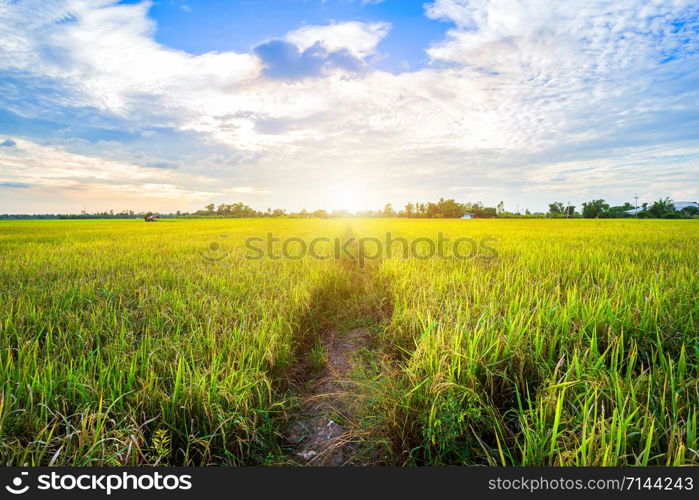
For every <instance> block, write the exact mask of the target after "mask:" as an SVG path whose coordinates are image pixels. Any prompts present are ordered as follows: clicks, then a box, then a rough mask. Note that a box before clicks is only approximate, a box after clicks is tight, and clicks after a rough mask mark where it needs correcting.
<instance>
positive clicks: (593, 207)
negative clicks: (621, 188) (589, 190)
mask: <svg viewBox="0 0 699 500" xmlns="http://www.w3.org/2000/svg"><path fill="white" fill-rule="evenodd" d="M608 209H609V205H608V204H607V203H605V201H604V200H592V201H588V202H587V203H583V209H582V216H583V217H585V218H586V219H599V218H600V217H604V215H605V212H606V211H607V210H608Z"/></svg>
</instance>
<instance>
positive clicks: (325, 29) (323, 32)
mask: <svg viewBox="0 0 699 500" xmlns="http://www.w3.org/2000/svg"><path fill="white" fill-rule="evenodd" d="M390 30H391V25H390V23H386V22H378V23H362V22H358V21H348V22H343V23H332V24H327V25H324V26H304V27H302V28H299V29H297V30H294V31H292V32H290V33H288V34H287V35H286V39H287V40H288V41H289V42H292V43H294V44H296V46H297V47H298V48H299V49H301V50H305V49H307V48H308V47H311V46H312V45H314V44H315V43H316V42H321V43H322V44H323V45H325V47H326V48H327V49H328V50H331V51H334V50H340V49H347V50H349V51H350V53H352V54H353V55H354V56H355V57H358V58H362V59H363V58H365V57H368V56H371V55H373V54H375V53H376V50H377V46H378V44H379V42H381V40H383V39H384V38H386V36H387V35H388V33H389V31H390Z"/></svg>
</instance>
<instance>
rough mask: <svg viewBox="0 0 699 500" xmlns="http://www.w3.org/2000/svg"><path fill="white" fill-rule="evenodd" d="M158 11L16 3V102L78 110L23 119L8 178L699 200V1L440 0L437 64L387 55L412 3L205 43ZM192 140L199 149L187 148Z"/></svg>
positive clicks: (284, 195) (311, 195) (9, 51)
mask: <svg viewBox="0 0 699 500" xmlns="http://www.w3.org/2000/svg"><path fill="white" fill-rule="evenodd" d="M148 8H149V4H147V3H138V4H120V3H116V2H113V1H109V0H94V1H89V2H87V1H81V0H43V1H39V0H27V1H25V2H21V3H14V2H0V32H2V33H3V36H2V37H0V89H1V90H2V91H1V92H0V108H3V109H4V110H6V111H8V112H11V113H14V114H15V115H17V116H19V117H21V118H22V119H23V120H25V121H31V120H34V121H35V122H36V123H37V124H38V123H40V122H39V120H40V119H45V118H46V117H51V120H53V121H54V122H55V123H58V124H63V126H60V127H59V128H60V130H61V135H60V136H58V135H57V134H58V133H57V132H53V133H52V135H51V136H50V137H51V140H53V141H54V142H55V143H54V144H43V145H41V146H40V144H41V143H42V140H43V141H48V139H47V137H48V135H47V134H46V133H43V135H41V134H40V135H41V136H40V137H33V138H32V137H30V136H29V135H27V136H26V137H25V141H21V139H22V137H23V136H22V135H21V134H20V135H19V139H18V142H19V143H20V146H21V148H2V149H3V150H4V151H3V152H2V153H3V154H4V155H9V154H10V152H11V151H14V150H15V149H24V148H25V144H34V145H33V146H31V149H32V151H34V153H33V154H34V156H26V157H22V156H15V157H13V158H11V159H10V160H11V161H10V163H6V162H4V159H5V158H4V157H3V158H0V160H3V163H0V180H2V181H3V182H15V183H17V182H26V183H27V184H31V185H32V186H43V188H42V189H62V188H61V185H59V184H56V182H55V178H56V175H57V172H63V173H65V168H67V167H66V165H68V164H72V163H70V162H74V164H75V165H84V164H85V162H87V164H90V165H95V164H97V163H99V161H101V160H100V158H101V159H103V160H105V161H106V164H107V165H111V163H110V162H116V164H119V165H124V164H125V165H128V168H127V170H126V171H127V172H133V173H134V175H133V176H131V175H130V174H129V179H130V180H128V181H127V180H123V181H119V182H110V183H108V184H110V185H111V186H114V185H121V186H123V188H124V189H127V190H131V191H138V190H139V189H141V190H151V189H152V190H153V191H152V192H153V193H155V194H158V193H159V194H158V196H160V199H163V200H165V199H170V200H172V203H175V202H176V201H177V197H178V196H183V198H182V199H185V200H191V203H192V204H193V205H194V206H197V204H200V203H201V202H208V201H209V200H208V198H211V199H213V200H214V201H219V200H223V199H225V198H224V197H226V196H231V195H232V194H233V195H236V196H237V195H240V196H241V197H245V196H249V197H250V198H245V200H246V201H249V202H253V201H255V200H263V201H261V203H265V204H266V205H274V206H277V205H284V206H289V207H292V208H302V207H303V206H306V207H307V208H314V207H315V206H316V204H317V205H322V203H323V200H324V198H323V197H324V196H325V194H324V193H327V192H331V190H329V189H328V187H329V186H333V185H338V184H339V185H342V184H346V183H348V182H355V183H356V182H357V180H358V179H359V180H361V181H362V185H363V186H365V187H366V189H367V190H370V191H371V192H370V193H368V194H367V196H366V198H367V199H368V200H369V201H370V202H371V203H374V204H375V205H377V206H379V205H380V204H381V203H382V202H385V201H392V202H394V203H396V204H399V203H403V202H406V201H408V200H410V199H413V200H414V199H415V198H417V197H419V198H422V199H425V198H429V197H434V196H439V195H440V194H444V192H446V190H449V189H452V190H453V189H455V187H458V190H457V191H452V192H454V193H455V195H458V196H460V197H464V198H469V197H477V198H472V199H480V200H482V201H485V202H488V203H497V202H498V201H499V200H500V199H507V200H508V203H510V202H511V203H512V204H514V203H519V204H520V206H529V207H530V208H544V207H545V201H546V199H545V197H546V196H566V197H570V198H571V199H572V200H573V201H577V202H578V203H579V202H580V201H583V200H584V199H586V197H588V196H595V197H599V196H609V197H612V196H614V197H618V201H624V200H625V199H626V198H628V197H629V196H631V195H633V194H636V193H638V194H639V195H641V196H645V197H648V198H650V197H658V196H674V197H678V198H679V197H681V198H683V199H696V198H699V191H698V190H697V188H696V186H697V184H699V172H697V169H696V164H697V162H698V161H699V151H698V150H697V140H698V139H699V133H698V132H697V130H699V104H697V103H699V36H697V34H698V33H699V5H698V4H696V2H693V1H689V0H687V1H685V0H669V1H667V2H653V3H649V2H645V1H642V0H618V1H606V0H605V1H603V0H594V1H591V2H586V3H585V4H584V5H582V4H579V3H575V2H559V3H557V4H553V5H552V4H551V3H550V2H547V1H543V0H522V1H514V0H472V1H471V0H469V1H466V0H434V1H431V2H427V3H426V4H425V16H427V17H428V18H430V19H432V20H437V21H440V22H443V23H445V26H446V27H448V31H447V33H446V35H445V36H444V37H442V38H441V39H436V40H434V41H433V42H432V43H431V44H430V45H429V46H426V47H425V51H426V55H427V56H428V58H429V63H428V64H426V65H424V66H423V67H419V68H416V69H415V70H412V71H405V72H401V73H391V72H387V71H381V70H379V69H377V67H376V65H375V64H374V61H375V60H378V59H380V58H381V57H383V56H382V55H381V47H382V41H383V40H386V39H387V37H389V36H390V35H391V33H392V23H394V24H395V23H398V22H399V20H398V19H395V20H393V19H387V20H385V21H383V22H374V21H372V22H360V21H345V22H337V21H330V20H329V21H328V23H327V24H325V25H312V26H311V25H308V26H301V27H298V28H296V29H294V30H292V31H290V32H288V33H279V34H278V35H276V36H278V38H275V39H272V40H267V41H260V43H258V44H257V45H256V46H255V47H254V48H253V49H251V50H250V51H249V52H245V51H243V52H234V51H226V52H215V51H212V52H209V53H205V54H200V55H193V54H188V53H186V52H184V51H179V50H174V49H172V48H169V47H166V46H163V45H161V44H159V43H157V42H156V41H155V29H156V26H155V23H154V21H153V20H152V19H151V18H149V17H148ZM83 123H89V124H90V125H91V126H92V127H93V129H94V130H99V131H102V132H101V133H104V131H105V130H110V129H111V130H112V131H113V132H114V137H110V139H109V141H112V142H116V143H118V144H119V145H118V146H114V147H112V146H110V145H109V144H106V143H100V142H99V141H97V142H95V141H94V139H93V138H92V137H87V136H86V134H87V132H85V131H84V130H82V129H81V128H80V124H83ZM37 127H38V125H37ZM0 132H3V133H8V134H12V135H13V136H16V134H15V133H14V132H12V131H7V132H6V131H4V130H0ZM71 133H72V134H74V137H71V136H70V134H71ZM122 136H123V137H122ZM57 137H58V138H57ZM133 137H138V138H139V139H138V140H136V139H133ZM184 137H186V138H187V145H188V148H187V149H188V150H189V151H196V152H197V155H198V156H196V157H193V156H191V155H192V153H190V156H188V157H187V158H186V159H182V160H181V161H178V160H177V159H173V158H172V154H171V150H177V151H178V152H179V151H180V149H178V144H180V143H182V142H183V141H182V138H184ZM194 138H196V139H194ZM26 139H32V140H26ZM40 139H41V140H40ZM58 141H60V144H59V143H58ZM84 141H88V142H89V143H90V146H89V147H88V146H86V145H85V144H84ZM126 141H131V142H130V143H129V146H127V145H126ZM168 141H169V142H168ZM26 147H30V146H26ZM41 148H48V149H45V150H44V149H41ZM134 148H140V149H138V150H137V151H135V152H133V153H132V156H131V157H126V155H125V154H124V155H122V157H120V158H116V157H114V155H115V154H116V152H115V151H117V150H118V151H123V150H127V149H134ZM87 149H89V151H88V150H87ZM38 151H43V153H42V155H43V156H42V158H43V161H44V162H45V163H44V164H43V165H44V166H43V167H41V168H37V165H38V163H36V162H35V161H34V160H32V158H36V157H37V155H38V154H39V153H38ZM67 154H75V155H78V156H77V157H76V158H73V159H72V160H70V161H69V162H68V163H66V161H68V160H66V156H65V155H67ZM120 154H122V153H120ZM182 154H183V155H186V154H187V152H186V151H182ZM52 155H55V158H54V157H53V156H52ZM78 157H79V158H80V160H78V159H77V158H78ZM86 158H90V159H91V160H87V159H86ZM59 159H60V161H59ZM93 160H94V161H93ZM46 165H48V166H46ZM24 167H26V168H24ZM175 167H179V168H175ZM144 173H147V176H146V177H143V174H144ZM61 175H63V174H61ZM85 175H87V174H85ZM59 177H60V178H61V179H63V181H61V182H64V183H69V182H74V183H76V184H80V181H79V180H78V179H75V178H72V177H70V176H68V178H70V180H67V179H68V178H67V177H65V176H59ZM85 184H89V185H90V186H91V188H90V189H97V190H102V191H103V190H104V189H106V188H103V187H99V186H100V183H95V182H90V183H85ZM52 186H53V187H52ZM95 186H98V187H95ZM153 186H160V187H158V188H156V187H153ZM163 186H167V187H165V188H164V187H163ZM193 186H196V187H193ZM484 187H488V190H485V189H483V188H484ZM248 188H249V189H248ZM32 189H33V188H32ZM32 189H28V190H27V191H32ZM110 189H113V188H110ZM226 189H228V191H226ZM61 192H64V191H61ZM267 192H269V193H271V194H270V195H269V197H268V198H264V196H265V195H266V193H267ZM56 195H57V194H56ZM156 197H157V196H156ZM168 197H170V198H168ZM254 197H258V198H254ZM259 197H262V198H259ZM331 202H332V200H328V203H331ZM102 208H105V207H102ZM154 208H155V207H154ZM0 210H9V207H0Z"/></svg>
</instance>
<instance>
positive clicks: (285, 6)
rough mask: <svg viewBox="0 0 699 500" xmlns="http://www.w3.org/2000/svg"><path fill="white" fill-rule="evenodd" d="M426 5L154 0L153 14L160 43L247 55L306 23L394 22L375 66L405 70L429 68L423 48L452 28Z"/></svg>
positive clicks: (409, 1) (408, 0)
mask: <svg viewBox="0 0 699 500" xmlns="http://www.w3.org/2000/svg"><path fill="white" fill-rule="evenodd" d="M131 3H133V2H131ZM424 4H425V1H424V0H417V1H416V0H401V1H383V2H369V3H365V2H362V1H361V0H356V1H353V0H325V1H322V0H287V1H279V0H242V1H235V2H231V1H226V0H213V1H211V0H209V1H202V0H200V1H192V0H190V1H179V0H172V1H168V0H165V1H159V2H155V3H154V5H153V8H152V9H151V10H150V15H151V17H152V18H153V19H155V20H156V21H157V22H158V28H157V31H156V34H155V39H156V40H157V41H158V42H160V43H162V44H164V45H167V46H168V47H172V48H175V49H181V50H185V51H187V52H189V53H192V54H202V53H205V52H210V51H212V50H217V51H227V50H234V51H238V52H245V51H249V50H251V49H252V48H253V47H255V46H256V45H258V44H259V43H260V41H261V40H265V39H273V38H280V37H283V36H284V35H285V34H286V33H287V32H289V31H292V30H294V29H297V28H298V27H299V26H303V25H322V24H327V23H328V22H331V21H360V22H382V21H386V20H390V22H391V25H392V28H391V31H390V33H389V34H388V36H387V37H386V38H384V39H383V40H381V42H380V43H379V45H378V48H379V51H380V52H381V54H382V58H381V59H380V60H379V61H376V66H377V67H380V68H382V69H387V70H390V71H405V70H407V69H416V68H420V67H424V66H426V65H427V64H428V63H429V58H428V56H427V54H426V53H425V47H427V46H428V45H429V44H430V43H431V42H432V41H434V40H438V39H439V38H441V37H443V36H444V34H445V33H446V31H447V29H448V28H450V27H453V24H452V23H450V22H449V21H448V20H445V21H438V20H433V19H428V18H427V17H426V16H425V15H424V14H425V12H424V7H423V5H424ZM231 24H234V28H233V29H232V27H231Z"/></svg>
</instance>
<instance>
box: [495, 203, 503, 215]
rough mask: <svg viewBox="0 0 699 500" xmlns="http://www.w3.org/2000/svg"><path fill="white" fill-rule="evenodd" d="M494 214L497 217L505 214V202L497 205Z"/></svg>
mask: <svg viewBox="0 0 699 500" xmlns="http://www.w3.org/2000/svg"><path fill="white" fill-rule="evenodd" d="M496 213H497V214H498V215H502V214H503V213H505V202H504V201H501V202H500V203H498V206H497V207H496Z"/></svg>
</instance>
